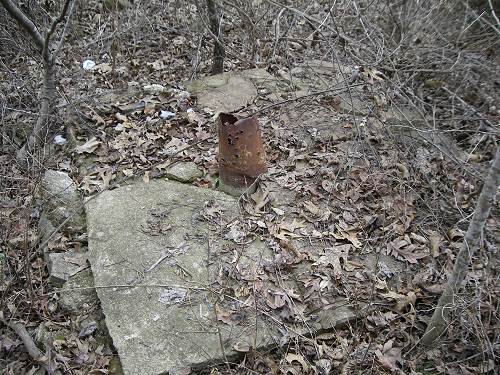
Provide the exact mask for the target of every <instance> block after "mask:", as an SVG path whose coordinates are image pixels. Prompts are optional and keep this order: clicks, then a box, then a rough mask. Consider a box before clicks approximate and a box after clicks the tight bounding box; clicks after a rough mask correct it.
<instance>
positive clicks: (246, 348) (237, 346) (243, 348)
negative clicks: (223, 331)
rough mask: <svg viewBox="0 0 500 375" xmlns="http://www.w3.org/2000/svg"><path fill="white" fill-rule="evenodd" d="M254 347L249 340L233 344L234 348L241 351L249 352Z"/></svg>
mask: <svg viewBox="0 0 500 375" xmlns="http://www.w3.org/2000/svg"><path fill="white" fill-rule="evenodd" d="M251 348H252V347H251V346H250V345H249V344H248V343H247V342H241V341H238V342H237V343H236V344H234V345H233V349H234V350H236V351H237V352H240V353H248V352H249V351H250V349H251Z"/></svg>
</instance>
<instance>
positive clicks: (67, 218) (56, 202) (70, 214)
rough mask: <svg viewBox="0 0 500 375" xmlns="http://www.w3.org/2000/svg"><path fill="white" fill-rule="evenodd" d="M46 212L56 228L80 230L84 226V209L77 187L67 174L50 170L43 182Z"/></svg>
mask: <svg viewBox="0 0 500 375" xmlns="http://www.w3.org/2000/svg"><path fill="white" fill-rule="evenodd" d="M42 197H43V198H44V200H45V203H46V206H45V207H44V212H45V214H46V216H47V218H48V220H49V221H51V223H52V224H53V225H54V226H56V227H57V226H59V225H61V224H63V223H64V224H63V227H64V229H78V228H81V227H82V226H83V224H84V217H83V207H82V203H81V200H80V195H79V193H78V191H77V186H76V184H75V183H74V181H73V180H72V179H71V177H69V175H68V174H67V173H64V172H60V171H54V170H48V171H46V172H45V175H44V177H43V180H42Z"/></svg>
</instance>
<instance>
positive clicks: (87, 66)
mask: <svg viewBox="0 0 500 375" xmlns="http://www.w3.org/2000/svg"><path fill="white" fill-rule="evenodd" d="M94 66H95V62H94V61H92V60H85V61H84V62H83V63H82V67H83V69H84V70H91V69H92V68H93V67H94Z"/></svg>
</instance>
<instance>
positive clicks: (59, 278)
mask: <svg viewBox="0 0 500 375" xmlns="http://www.w3.org/2000/svg"><path fill="white" fill-rule="evenodd" d="M45 261H46V263H47V268H48V271H49V275H50V276H49V282H50V283H51V284H52V285H54V286H57V287H60V286H62V284H64V283H65V282H66V281H68V279H69V278H70V277H71V276H73V275H75V274H76V273H77V272H79V271H81V270H83V269H84V268H85V267H87V264H86V263H87V254H85V253H76V252H70V251H68V252H64V253H46V254H45Z"/></svg>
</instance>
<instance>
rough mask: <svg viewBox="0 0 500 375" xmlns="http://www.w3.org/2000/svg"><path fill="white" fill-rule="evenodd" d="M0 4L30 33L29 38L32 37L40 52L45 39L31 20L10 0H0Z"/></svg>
mask: <svg viewBox="0 0 500 375" xmlns="http://www.w3.org/2000/svg"><path fill="white" fill-rule="evenodd" d="M0 4H2V5H3V7H4V8H5V9H6V10H7V12H9V14H10V15H11V16H12V18H14V19H15V20H16V21H17V22H19V24H20V25H21V27H22V28H23V29H24V30H26V32H27V33H28V34H30V36H31V39H33V41H34V42H35V44H36V46H37V47H38V49H39V50H40V52H42V51H43V49H44V45H45V41H44V38H43V36H42V34H40V32H39V31H38V28H37V27H36V26H35V24H34V23H33V21H31V20H30V19H29V18H28V17H27V16H26V15H25V14H24V13H23V12H22V11H21V9H19V7H18V6H17V5H16V4H14V3H13V2H12V1H11V0H0Z"/></svg>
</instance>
